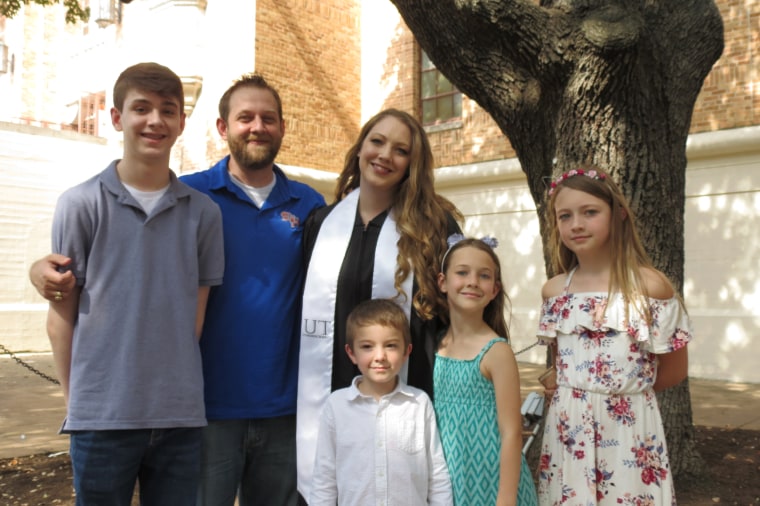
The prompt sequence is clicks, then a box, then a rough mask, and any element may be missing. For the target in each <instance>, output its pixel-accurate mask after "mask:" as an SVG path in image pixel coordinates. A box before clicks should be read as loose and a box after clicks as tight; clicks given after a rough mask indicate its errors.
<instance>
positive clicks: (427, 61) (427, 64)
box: [420, 51, 435, 70]
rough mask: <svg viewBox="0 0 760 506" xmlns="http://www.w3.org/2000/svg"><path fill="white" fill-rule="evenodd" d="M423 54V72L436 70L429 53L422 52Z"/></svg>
mask: <svg viewBox="0 0 760 506" xmlns="http://www.w3.org/2000/svg"><path fill="white" fill-rule="evenodd" d="M420 52H421V53H422V70H430V69H434V68H435V65H433V62H431V61H430V58H428V55H427V53H425V51H420Z"/></svg>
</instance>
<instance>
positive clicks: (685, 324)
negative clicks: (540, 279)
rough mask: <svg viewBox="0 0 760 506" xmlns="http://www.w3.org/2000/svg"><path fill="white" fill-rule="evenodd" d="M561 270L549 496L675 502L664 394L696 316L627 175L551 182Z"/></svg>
mask: <svg viewBox="0 0 760 506" xmlns="http://www.w3.org/2000/svg"><path fill="white" fill-rule="evenodd" d="M548 209H549V210H550V213H551V214H550V215H549V216H548V219H547V222H548V223H547V224H548V227H549V230H550V233H551V238H550V241H551V245H552V250H553V251H552V268H553V271H554V272H559V273H560V274H559V275H558V276H555V277H554V278H552V279H550V280H549V281H548V282H547V283H546V284H545V285H544V287H543V289H542V297H543V299H544V302H543V305H542V308H541V316H540V323H539V330H538V336H539V339H540V340H541V341H542V342H544V343H546V344H549V345H550V346H552V348H553V351H554V353H553V355H554V356H555V366H556V368H557V382H558V387H557V388H556V390H554V392H553V394H552V392H551V391H547V394H552V397H551V402H550V405H549V411H548V414H547V417H546V425H545V429H544V437H543V446H542V449H541V459H540V464H539V502H540V504H542V505H557V504H563V505H584V506H585V505H590V504H608V505H612V504H614V505H637V506H638V505H671V504H673V505H674V504H676V501H675V495H674V492H673V476H672V474H671V470H670V465H669V462H668V452H667V447H666V444H665V432H664V429H663V425H662V420H661V418H660V411H659V408H658V406H657V399H656V397H655V392H656V391H659V390H662V389H665V388H668V387H670V386H673V385H676V384H678V383H679V382H681V381H682V380H683V379H684V378H685V377H686V374H687V366H688V356H687V351H686V344H687V343H688V341H689V340H691V330H690V323H689V320H688V316H687V315H686V311H685V309H684V306H683V304H682V302H681V299H680V298H679V297H678V296H677V295H676V293H675V291H674V289H673V287H672V285H671V283H670V282H669V281H668V279H667V278H666V277H665V275H664V274H663V273H661V272H659V271H657V270H656V269H654V268H653V267H652V264H651V262H650V260H649V259H648V257H647V255H646V253H645V251H644V248H643V247H642V245H641V242H640V240H639V238H638V234H637V232H636V226H635V223H634V217H633V214H632V213H631V210H630V208H629V206H628V203H627V202H626V200H625V197H624V196H623V195H622V193H621V192H620V190H619V188H618V187H617V185H616V184H615V183H614V182H613V181H612V179H611V178H610V177H609V176H608V175H607V174H605V173H604V172H602V171H600V170H598V169H595V168H586V169H577V170H571V171H569V172H567V173H565V174H563V175H562V176H560V177H559V178H558V179H557V180H556V181H554V182H553V183H552V185H551V188H550V190H549V206H548Z"/></svg>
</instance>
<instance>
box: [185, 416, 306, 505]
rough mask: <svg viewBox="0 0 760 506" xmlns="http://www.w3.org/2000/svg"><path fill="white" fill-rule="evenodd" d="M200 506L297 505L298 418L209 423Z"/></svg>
mask: <svg viewBox="0 0 760 506" xmlns="http://www.w3.org/2000/svg"><path fill="white" fill-rule="evenodd" d="M202 462H203V464H202V468H201V486H200V488H199V489H198V503H197V504H198V506H233V504H234V503H235V496H236V495H238V500H239V505H240V506H272V505H277V506H280V505H282V506H289V505H292V506H295V505H296V498H297V492H296V417H295V416H282V417H277V418H261V419H251V420H209V423H208V427H205V428H204V429H203V458H202Z"/></svg>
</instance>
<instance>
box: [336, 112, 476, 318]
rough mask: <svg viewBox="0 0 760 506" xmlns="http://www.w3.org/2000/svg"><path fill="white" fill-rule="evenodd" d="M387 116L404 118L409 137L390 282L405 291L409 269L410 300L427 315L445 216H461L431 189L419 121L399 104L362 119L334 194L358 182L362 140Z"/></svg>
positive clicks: (430, 155) (396, 208)
mask: <svg viewBox="0 0 760 506" xmlns="http://www.w3.org/2000/svg"><path fill="white" fill-rule="evenodd" d="M389 116H390V117H394V118H396V119H398V120H400V121H401V122H402V123H404V124H405V125H406V126H407V127H408V128H409V131H410V133H411V137H412V145H411V149H410V162H409V167H408V169H407V173H406V175H405V176H404V179H403V180H402V181H401V183H400V184H399V187H398V191H397V192H396V196H395V198H394V201H393V204H392V206H391V208H392V210H393V216H394V218H395V220H396V226H397V228H398V231H399V235H400V238H399V241H398V256H397V259H396V264H397V266H398V267H397V269H396V274H395V279H394V286H395V287H396V290H397V291H398V293H399V295H401V296H404V297H408V296H409V294H406V293H404V291H403V289H402V288H401V283H403V281H404V280H405V279H406V278H407V276H408V275H409V273H410V272H411V271H412V269H414V276H415V278H416V280H417V284H418V291H417V293H416V294H415V295H414V299H413V300H412V303H413V305H414V308H415V310H416V311H417V313H418V314H419V315H420V317H422V319H423V320H428V319H431V318H432V317H433V316H435V300H436V292H437V286H436V284H435V280H436V277H437V274H438V272H437V271H438V265H440V261H441V258H442V256H443V253H444V252H445V251H446V237H447V233H448V232H447V231H448V220H449V218H448V217H449V216H451V217H452V218H453V219H455V220H456V221H458V222H460V223H461V222H462V220H463V217H462V214H461V213H460V212H459V210H458V209H457V208H456V207H455V206H454V204H452V203H451V202H449V201H448V200H447V199H445V198H444V197H442V196H440V195H438V194H437V193H435V188H434V173H433V152H432V150H431V149H430V143H429V141H428V138H427V134H426V133H425V131H424V130H423V128H422V125H420V124H419V122H418V121H417V120H416V119H414V118H413V117H412V116H411V115H409V114H408V113H406V112H404V111H400V110H398V109H386V110H384V111H381V112H379V113H378V114H376V115H375V116H373V117H372V118H371V119H370V120H369V121H367V123H365V124H364V126H363V127H362V129H361V132H360V133H359V137H358V138H357V140H356V142H355V143H354V145H353V146H351V148H350V149H349V150H348V152H347V153H346V158H345V163H344V166H343V171H342V172H341V173H340V176H339V177H338V184H337V188H336V192H335V197H336V200H342V199H343V198H345V196H346V195H348V194H349V193H350V192H351V191H352V190H353V189H355V188H357V187H358V186H359V181H360V178H361V172H360V170H359V156H358V155H359V152H360V151H361V148H362V144H363V143H364V140H365V139H366V137H367V135H368V134H369V132H370V131H371V130H372V128H374V126H375V125H376V124H377V123H378V122H379V121H381V120H382V119H384V118H387V117H389Z"/></svg>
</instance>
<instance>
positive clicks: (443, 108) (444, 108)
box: [436, 95, 454, 120]
mask: <svg viewBox="0 0 760 506" xmlns="http://www.w3.org/2000/svg"><path fill="white" fill-rule="evenodd" d="M451 98H452V97H451V95H447V96H445V97H441V98H439V99H438V100H436V102H438V117H437V118H436V119H439V120H447V119H449V118H451V117H452V116H453V115H454V110H453V102H452V100H451Z"/></svg>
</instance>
